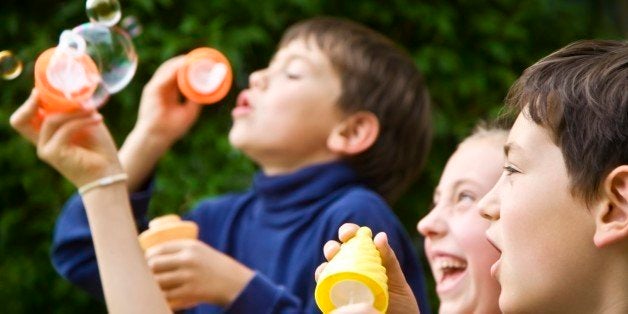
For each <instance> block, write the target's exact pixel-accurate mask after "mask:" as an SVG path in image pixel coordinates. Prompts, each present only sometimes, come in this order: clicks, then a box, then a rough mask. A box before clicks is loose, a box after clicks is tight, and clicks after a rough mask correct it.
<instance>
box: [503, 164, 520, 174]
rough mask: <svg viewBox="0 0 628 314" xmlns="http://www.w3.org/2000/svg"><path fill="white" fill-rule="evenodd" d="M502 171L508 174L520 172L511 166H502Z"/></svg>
mask: <svg viewBox="0 0 628 314" xmlns="http://www.w3.org/2000/svg"><path fill="white" fill-rule="evenodd" d="M504 171H506V173H507V174H506V175H507V176H509V175H511V174H513V173H520V171H518V170H517V169H515V168H514V167H513V166H510V165H508V166H504Z"/></svg>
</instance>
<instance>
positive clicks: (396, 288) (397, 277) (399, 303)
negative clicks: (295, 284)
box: [314, 223, 419, 314]
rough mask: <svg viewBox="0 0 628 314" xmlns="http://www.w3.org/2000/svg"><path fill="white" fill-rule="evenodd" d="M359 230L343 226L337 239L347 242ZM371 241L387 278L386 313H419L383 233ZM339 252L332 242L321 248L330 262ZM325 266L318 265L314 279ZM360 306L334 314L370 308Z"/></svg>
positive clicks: (340, 310) (356, 227) (336, 245)
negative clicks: (387, 297)
mask: <svg viewBox="0 0 628 314" xmlns="http://www.w3.org/2000/svg"><path fill="white" fill-rule="evenodd" d="M359 228H360V227H359V226H358V225H356V224H352V223H346V224H343V225H342V226H340V228H339V229H338V238H339V239H340V241H341V242H343V243H344V242H347V241H348V240H349V239H351V238H353V237H354V236H355V233H356V232H357V231H358V229H359ZM373 241H374V243H375V247H377V250H378V251H379V253H380V256H381V258H382V264H383V265H384V267H385V268H386V275H387V276H388V294H389V301H388V310H387V311H386V312H387V313H395V314H396V313H399V314H406V313H419V306H418V304H417V301H416V298H415V296H414V294H413V293H412V289H411V288H410V286H409V285H408V282H407V281H406V279H405V277H404V275H403V271H402V270H401V266H400V265H399V261H398V260H397V257H396V256H395V252H394V251H393V249H392V248H391V247H390V244H389V243H388V237H387V236H386V234H385V233H383V232H380V233H378V234H377V235H375V238H374V239H373ZM339 250H340V243H339V242H337V241H334V240H331V241H328V242H327V243H325V246H324V247H323V253H324V255H325V258H326V259H327V260H328V261H329V260H331V259H332V258H333V257H334V256H335V255H336V253H338V251H339ZM326 265H327V263H323V264H321V265H319V266H318V268H317V269H316V272H315V274H314V277H315V279H316V280H317V281H318V277H319V276H320V274H321V272H322V271H323V269H325V266H326ZM360 306H362V307H360ZM360 306H357V305H356V306H355V307H353V306H352V307H349V308H347V307H342V308H339V309H337V310H336V311H335V312H334V313H358V312H359V313H364V311H365V308H366V309H369V310H370V309H371V308H372V307H368V306H366V305H360ZM373 310H374V309H373ZM360 311H361V312H360ZM366 313H368V311H366Z"/></svg>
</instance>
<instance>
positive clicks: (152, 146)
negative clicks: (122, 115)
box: [118, 128, 172, 192]
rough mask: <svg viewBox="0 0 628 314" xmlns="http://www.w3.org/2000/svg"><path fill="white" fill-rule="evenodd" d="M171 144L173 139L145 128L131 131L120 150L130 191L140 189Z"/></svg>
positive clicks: (119, 156)
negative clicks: (160, 135) (164, 137)
mask: <svg viewBox="0 0 628 314" xmlns="http://www.w3.org/2000/svg"><path fill="white" fill-rule="evenodd" d="M171 145H172V143H171V141H166V140H164V139H163V138H161V137H159V136H157V135H153V134H151V133H150V131H148V130H146V129H144V128H135V129H133V131H131V133H130V134H129V136H128V137H127V139H126V141H125V142H124V144H123V145H122V147H121V148H120V151H119V152H118V158H119V159H120V163H121V164H122V167H123V168H124V171H125V172H126V173H127V174H128V176H129V179H128V181H127V187H128V189H129V192H135V191H137V190H139V188H140V187H141V186H142V184H143V183H144V182H145V181H146V180H147V179H148V177H149V176H150V174H151V173H152V172H153V170H154V169H155V167H156V166H157V163H158V162H159V159H160V158H161V156H163V155H164V154H165V153H166V151H167V150H168V149H170V146H171Z"/></svg>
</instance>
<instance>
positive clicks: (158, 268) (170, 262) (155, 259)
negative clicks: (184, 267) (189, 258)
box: [146, 254, 181, 275]
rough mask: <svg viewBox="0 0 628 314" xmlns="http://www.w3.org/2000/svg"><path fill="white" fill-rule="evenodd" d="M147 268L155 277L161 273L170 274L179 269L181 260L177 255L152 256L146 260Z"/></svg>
mask: <svg viewBox="0 0 628 314" xmlns="http://www.w3.org/2000/svg"><path fill="white" fill-rule="evenodd" d="M146 262H147V263H148V268H150V270H151V271H152V272H153V274H155V275H157V274H160V273H163V272H172V271H175V270H177V269H179V268H180V267H181V259H180V258H179V256H178V255H177V254H167V255H154V256H152V257H150V258H147V259H146Z"/></svg>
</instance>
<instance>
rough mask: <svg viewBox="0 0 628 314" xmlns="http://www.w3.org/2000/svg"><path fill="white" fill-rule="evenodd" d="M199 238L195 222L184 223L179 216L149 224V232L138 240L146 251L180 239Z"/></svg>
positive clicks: (161, 218) (160, 218) (143, 233)
mask: <svg viewBox="0 0 628 314" xmlns="http://www.w3.org/2000/svg"><path fill="white" fill-rule="evenodd" d="M196 238H198V226H197V225H196V223H194V222H193V221H183V220H181V218H180V217H179V216H178V215H174V214H171V215H165V216H161V217H157V218H155V219H153V220H151V221H150V222H149V223H148V230H146V231H144V232H142V233H141V234H140V235H139V237H138V239H139V241H140V246H141V247H142V249H143V250H144V251H146V250H148V249H149V248H150V247H152V246H155V245H157V244H162V243H164V242H168V241H172V240H179V239H196Z"/></svg>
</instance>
